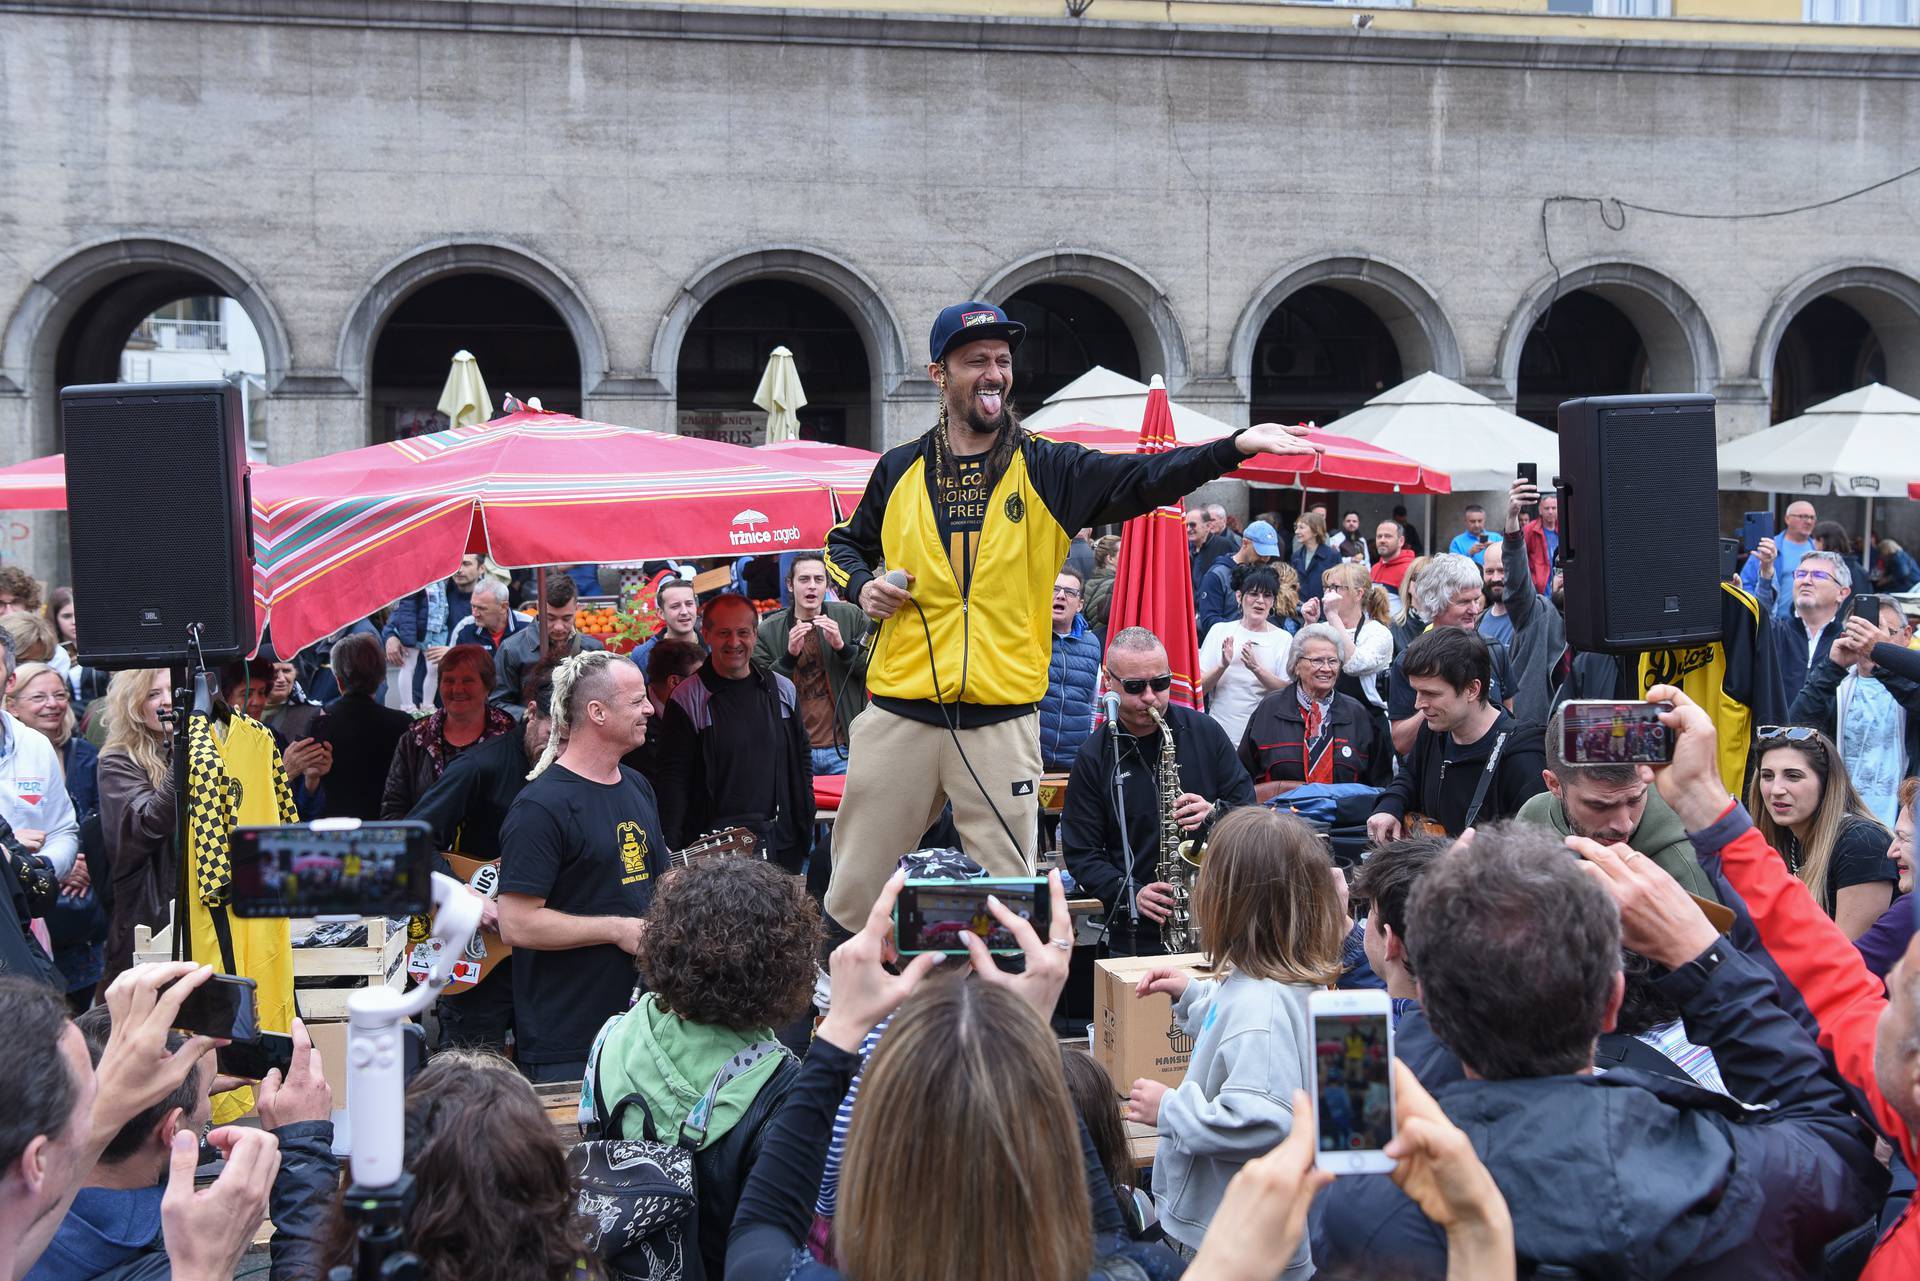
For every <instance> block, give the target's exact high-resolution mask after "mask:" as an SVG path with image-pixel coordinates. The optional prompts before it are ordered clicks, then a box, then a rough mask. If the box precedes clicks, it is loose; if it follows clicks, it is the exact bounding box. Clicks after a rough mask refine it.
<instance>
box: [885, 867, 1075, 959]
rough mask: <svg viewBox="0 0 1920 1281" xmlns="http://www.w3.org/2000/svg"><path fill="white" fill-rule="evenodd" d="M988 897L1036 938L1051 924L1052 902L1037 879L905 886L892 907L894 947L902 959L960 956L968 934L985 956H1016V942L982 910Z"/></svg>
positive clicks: (922, 882)
mask: <svg viewBox="0 0 1920 1281" xmlns="http://www.w3.org/2000/svg"><path fill="white" fill-rule="evenodd" d="M989 895H991V896H993V897H995V898H997V899H999V900H1000V902H1001V904H1002V905H1003V906H1005V907H1006V909H1007V910H1008V911H1010V912H1012V913H1013V914H1014V915H1016V916H1019V917H1023V918H1024V919H1025V920H1026V921H1027V922H1028V923H1029V924H1031V925H1032V926H1033V929H1034V932H1035V933H1036V934H1038V935H1039V936H1040V937H1041V938H1043V939H1044V938H1046V937H1047V927H1048V925H1049V924H1051V922H1052V918H1053V899H1052V897H1051V896H1050V895H1049V894H1048V891H1047V882H1046V880H1045V879H1044V878H1041V877H1032V876H1014V877H988V878H985V879H982V880H965V881H946V880H920V881H908V882H907V883H906V884H905V885H903V886H901V887H900V897H899V898H898V899H896V900H895V901H894V905H893V940H894V947H895V948H896V949H897V950H898V951H899V953H900V954H901V955H902V956H912V955H915V954H917V953H920V952H945V953H948V954H949V955H953V956H965V955H966V953H967V949H966V947H965V946H964V945H963V944H962V943H961V942H960V936H961V935H962V934H967V933H973V934H977V935H979V936H980V937H981V939H982V940H984V941H985V942H986V945H987V950H988V951H989V952H994V953H998V954H1001V955H1013V956H1018V955H1019V954H1020V941H1019V940H1018V939H1016V938H1014V936H1013V931H1012V930H1009V929H1008V928H1007V927H1006V926H1004V925H1002V924H1001V923H1000V921H999V919H998V918H996V917H995V916H994V914H993V913H992V911H990V910H989V909H988V907H987V897H988V896H989Z"/></svg>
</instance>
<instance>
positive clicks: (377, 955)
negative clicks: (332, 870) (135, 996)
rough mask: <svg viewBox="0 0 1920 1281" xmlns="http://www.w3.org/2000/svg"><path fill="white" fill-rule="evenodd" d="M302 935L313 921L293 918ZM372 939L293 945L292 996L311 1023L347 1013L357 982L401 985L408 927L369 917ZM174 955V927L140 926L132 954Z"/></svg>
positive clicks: (153, 957) (360, 984)
mask: <svg viewBox="0 0 1920 1281" xmlns="http://www.w3.org/2000/svg"><path fill="white" fill-rule="evenodd" d="M291 924H292V926H293V930H294V934H295V936H296V937H297V936H298V935H300V934H301V933H303V932H304V931H305V930H306V928H307V927H308V926H310V925H311V924H312V923H311V922H310V921H298V920H297V921H293V922H292V923H291ZM366 927H367V941H366V942H365V943H363V944H360V945H358V946H355V947H296V948H294V949H293V1000H294V1006H295V1009H296V1010H297V1011H298V1012H299V1015H300V1017H301V1018H302V1019H305V1020H306V1021H307V1022H309V1023H326V1022H333V1021H337V1020H340V1019H344V1018H346V1017H347V998H348V997H350V996H352V995H353V991H354V988H361V987H376V986H378V985H380V984H382V983H385V984H386V985H387V986H389V987H394V988H398V987H400V986H402V985H403V984H404V983H405V982H406V960H407V931H406V927H405V926H404V925H402V926H399V927H398V928H389V927H388V925H387V922H386V921H385V920H384V919H382V918H380V917H369V918H367V921H366ZM172 956H173V927H172V926H170V925H169V926H165V927H163V928H161V929H158V930H150V929H148V928H147V927H146V926H144V925H140V926H135V927H134V932H133V959H134V960H135V961H136V962H143V961H166V960H171V959H172ZM341 978H353V979H359V980H361V981H360V982H358V983H355V984H354V985H353V987H315V986H313V985H312V984H311V983H303V980H312V979H341Z"/></svg>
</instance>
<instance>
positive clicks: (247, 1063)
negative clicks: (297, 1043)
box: [214, 1032, 293, 1081]
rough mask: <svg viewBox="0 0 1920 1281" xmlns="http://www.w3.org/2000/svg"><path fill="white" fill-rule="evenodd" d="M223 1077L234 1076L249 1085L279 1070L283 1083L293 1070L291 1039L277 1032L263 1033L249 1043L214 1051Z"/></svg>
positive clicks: (235, 1044)
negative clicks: (246, 1081)
mask: <svg viewBox="0 0 1920 1281" xmlns="http://www.w3.org/2000/svg"><path fill="white" fill-rule="evenodd" d="M214 1056H215V1059H216V1061H217V1062H218V1063H219V1065H220V1074H221V1075H222V1076H237V1077H241V1078H242V1079H244V1080H248V1081H263V1080H265V1079H266V1076H267V1073H269V1072H271V1071H273V1070H274V1069H275V1068H279V1069H280V1077H281V1079H282V1080H285V1079H286V1075H287V1071H288V1069H290V1068H291V1067H292V1066H293V1038H292V1037H290V1036H287V1035H285V1034H283V1033H280V1032H262V1033H261V1034H260V1035H259V1036H258V1037H257V1038H255V1039H254V1040H251V1041H235V1042H234V1043H233V1044H232V1045H223V1046H221V1047H220V1048H219V1049H217V1050H215V1051H214Z"/></svg>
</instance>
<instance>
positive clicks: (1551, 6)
mask: <svg viewBox="0 0 1920 1281" xmlns="http://www.w3.org/2000/svg"><path fill="white" fill-rule="evenodd" d="M1547 12H1548V13H1584V14H1587V15H1589V16H1591V17H1595V18H1671V17H1672V16H1673V0H1547Z"/></svg>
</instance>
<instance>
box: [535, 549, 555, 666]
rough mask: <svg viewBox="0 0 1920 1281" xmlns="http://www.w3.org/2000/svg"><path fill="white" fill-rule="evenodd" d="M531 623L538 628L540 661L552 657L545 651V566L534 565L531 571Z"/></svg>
mask: <svg viewBox="0 0 1920 1281" xmlns="http://www.w3.org/2000/svg"><path fill="white" fill-rule="evenodd" d="M533 625H534V626H535V627H538V628H539V629H540V661H541V662H543V663H544V662H546V661H547V659H548V658H550V657H552V656H551V655H550V654H548V652H547V567H546V566H545V565H540V566H536V567H535V569H534V571H533Z"/></svg>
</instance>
